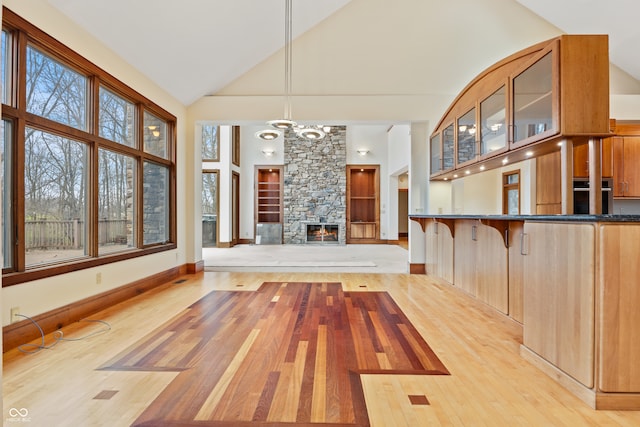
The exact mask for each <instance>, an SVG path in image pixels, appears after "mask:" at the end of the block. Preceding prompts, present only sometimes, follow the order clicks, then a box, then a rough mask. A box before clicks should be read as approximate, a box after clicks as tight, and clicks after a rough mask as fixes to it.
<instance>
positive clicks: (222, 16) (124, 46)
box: [49, 0, 349, 105]
mask: <svg viewBox="0 0 640 427" xmlns="http://www.w3.org/2000/svg"><path fill="white" fill-rule="evenodd" d="M49 2H50V3H51V4H52V5H53V6H54V7H55V8H57V9H59V10H60V11H61V12H62V13H64V14H65V15H67V16H68V17H69V18H71V19H72V20H73V21H74V22H76V23H77V24H78V25H80V26H81V27H83V28H84V29H85V30H86V31H88V32H89V33H91V34H93V35H94V36H95V37H96V38H97V39H98V40H100V41H102V42H103V43H104V44H105V45H107V46H108V47H109V48H111V49H112V50H113V51H114V52H116V53H117V54H118V55H119V56H120V57H122V58H123V59H125V60H126V61H127V62H129V63H130V64H131V65H133V66H134V67H135V68H137V69H138V70H139V71H141V72H142V73H143V74H145V75H146V76H148V77H149V78H150V79H151V80H153V81H154V82H155V83H156V84H158V85H159V86H160V87H162V88H164V89H165V90H166V91H167V92H169V93H170V94H171V95H173V96H174V97H175V98H176V99H178V100H180V101H181V102H182V103H184V104H185V105H190V104H191V103H192V102H194V101H196V100H197V99H199V98H200V97H202V96H204V95H206V94H211V93H215V92H217V91H218V90H219V89H221V88H223V87H224V86H225V85H227V84H228V83H230V82H232V81H233V80H235V79H236V78H237V77H238V76H240V75H242V74H244V73H245V72H247V71H249V70H250V69H251V68H252V67H253V66H255V65H256V64H258V63H259V62H261V61H263V60H264V59H266V58H268V57H269V56H271V55H272V54H273V53H275V52H276V51H278V49H280V48H282V46H283V45H284V4H285V2H284V0H181V1H175V0H135V1H132V0H108V1H105V0H49ZM347 3H349V0H322V1H317V0H295V1H294V2H293V8H292V10H293V19H292V21H293V24H292V29H293V32H292V35H293V37H294V38H295V37H296V36H298V35H299V34H302V33H304V32H305V31H307V30H308V29H309V28H311V27H313V26H314V25H316V24H318V23H319V22H320V21H322V20H323V19H325V18H326V17H328V16H329V15H331V14H332V13H333V12H335V11H336V10H338V9H339V8H341V7H342V6H344V5H345V4H347ZM114 23H117V25H114ZM167 53H168V54H167Z"/></svg>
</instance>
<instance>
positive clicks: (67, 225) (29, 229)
mask: <svg viewBox="0 0 640 427" xmlns="http://www.w3.org/2000/svg"><path fill="white" fill-rule="evenodd" d="M128 223H129V220H126V219H122V220H106V219H101V220H99V221H98V231H99V232H98V244H99V245H100V246H102V245H108V244H122V243H127V235H128V231H127V228H128V227H127V224H128ZM24 229H25V230H24V231H25V233H24V234H25V249H26V250H30V249H78V248H82V247H84V239H85V236H84V229H85V227H84V221H80V220H65V221H55V220H36V221H26V222H25V224H24Z"/></svg>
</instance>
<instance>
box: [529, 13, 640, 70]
mask: <svg viewBox="0 0 640 427" xmlns="http://www.w3.org/2000/svg"><path fill="white" fill-rule="evenodd" d="M517 1H518V3H520V4H522V5H523V6H525V7H527V8H528V9H530V10H531V11H532V12H534V13H536V14H537V15H539V16H541V17H542V18H544V19H545V20H547V21H548V22H549V23H551V24H553V25H555V26H556V27H558V28H560V29H561V30H562V31H564V32H565V33H567V34H609V60H610V61H611V62H612V63H614V64H615V65H617V66H618V67H620V68H621V69H623V70H624V71H626V72H627V73H629V74H630V75H631V76H632V77H634V78H635V79H636V80H640V55H637V54H635V53H632V52H637V50H638V46H640V25H638V19H639V18H640V1H638V0H607V1H603V0H517Z"/></svg>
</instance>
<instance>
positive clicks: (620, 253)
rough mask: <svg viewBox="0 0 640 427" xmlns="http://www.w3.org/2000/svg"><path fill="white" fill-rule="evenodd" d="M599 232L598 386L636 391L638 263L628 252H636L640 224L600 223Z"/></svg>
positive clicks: (639, 370)
mask: <svg viewBox="0 0 640 427" xmlns="http://www.w3.org/2000/svg"><path fill="white" fill-rule="evenodd" d="M600 233H601V239H602V253H601V254H600V258H601V260H602V262H601V266H600V267H601V269H602V275H601V277H602V282H601V283H600V284H599V292H600V294H601V295H602V296H603V297H602V298H600V305H601V308H600V313H601V316H602V320H601V325H602V326H601V327H602V330H601V331H600V333H599V334H598V335H599V336H600V354H601V356H600V388H601V389H602V390H603V391H605V392H621V393H625V392H627V393H639V392H640V364H639V363H638V354H639V353H640V328H638V325H640V310H638V307H639V306H640V287H639V286H638V277H640V264H638V262H637V259H635V257H633V258H632V257H630V256H629V254H638V253H640V226H638V225H614V224H607V225H603V226H601V229H600ZM621 264H622V265H624V268H620V266H621Z"/></svg>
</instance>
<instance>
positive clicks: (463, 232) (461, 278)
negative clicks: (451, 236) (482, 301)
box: [453, 220, 478, 296]
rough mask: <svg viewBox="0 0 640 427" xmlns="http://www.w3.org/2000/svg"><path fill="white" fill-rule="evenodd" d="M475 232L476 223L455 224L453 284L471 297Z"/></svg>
mask: <svg viewBox="0 0 640 427" xmlns="http://www.w3.org/2000/svg"><path fill="white" fill-rule="evenodd" d="M477 230H478V222H477V221H473V220H461V221H456V222H455V236H456V237H455V242H454V247H453V250H454V261H453V266H454V283H455V285H456V286H458V287H460V289H462V290H464V291H466V292H468V293H470V294H471V295H473V296H475V295H476V254H477V246H478V245H477V244H476V243H477V240H476V237H477Z"/></svg>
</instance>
